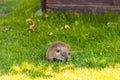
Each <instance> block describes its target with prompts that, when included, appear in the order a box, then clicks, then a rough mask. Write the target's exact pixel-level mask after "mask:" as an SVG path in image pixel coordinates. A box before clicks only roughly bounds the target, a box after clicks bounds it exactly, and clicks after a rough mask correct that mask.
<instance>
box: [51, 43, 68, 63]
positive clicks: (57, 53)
mask: <svg viewBox="0 0 120 80" xmlns="http://www.w3.org/2000/svg"><path fill="white" fill-rule="evenodd" d="M51 48H52V49H53V51H54V60H55V59H57V60H60V61H64V62H66V61H67V60H68V58H69V46H68V45H67V44H65V43H63V42H56V43H54V44H53V45H52V46H51Z"/></svg>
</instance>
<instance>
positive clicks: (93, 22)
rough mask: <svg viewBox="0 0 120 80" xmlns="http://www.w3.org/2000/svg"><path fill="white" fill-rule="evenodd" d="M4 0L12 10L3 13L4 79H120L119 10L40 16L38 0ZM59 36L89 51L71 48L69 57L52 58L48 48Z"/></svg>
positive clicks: (0, 77)
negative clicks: (32, 25)
mask: <svg viewBox="0 0 120 80" xmlns="http://www.w3.org/2000/svg"><path fill="white" fill-rule="evenodd" d="M3 1H5V2H3V3H2V4H0V8H1V11H0V12H3V13H4V14H7V15H3V16H0V80H41V79H44V80H48V79H52V80H57V79H60V80H73V79H74V80H119V78H120V74H119V72H120V27H119V26H120V15H119V14H117V13H114V12H107V13H104V14H97V15H95V14H94V15H92V14H77V13H74V12H71V11H70V12H64V13H62V12H58V11H54V12H49V13H43V14H42V15H40V16H37V15H35V13H36V11H37V10H38V9H39V8H40V6H39V0H29V1H28V0H20V1H18V0H15V1H12V0H3ZM17 3H18V4H17ZM6 5H8V6H10V7H6V9H3V6H6ZM11 7H12V8H11ZM9 8H11V9H9ZM46 15H48V17H45V16H46ZM28 18H31V19H32V20H33V21H35V23H36V25H37V28H36V29H35V30H29V25H30V24H27V23H26V19H28ZM66 24H67V25H69V26H70V28H69V29H65V28H64V27H65V25H66ZM50 33H53V34H52V35H49V34H50ZM54 41H63V42H66V43H68V44H69V45H70V46H71V50H84V52H83V53H75V54H71V60H70V61H68V62H66V63H64V62H51V61H48V60H47V59H46V58H45V52H46V50H47V48H48V47H49V46H50V44H51V43H52V42H54Z"/></svg>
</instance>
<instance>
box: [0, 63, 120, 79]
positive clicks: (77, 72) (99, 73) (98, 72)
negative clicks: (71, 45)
mask: <svg viewBox="0 0 120 80" xmlns="http://www.w3.org/2000/svg"><path fill="white" fill-rule="evenodd" d="M41 66H42V65H41ZM41 66H40V65H39V66H36V67H34V70H35V72H36V73H35V74H34V75H38V73H39V72H40V71H41V70H44V67H45V66H44V67H41ZM67 67H68V68H67ZM12 68H14V69H13V70H16V69H17V70H18V67H15V66H13V67H12ZM52 68H53V67H52V66H48V67H47V68H46V70H44V75H43V74H42V73H41V74H40V73H39V76H36V77H32V76H30V75H28V74H27V73H23V72H18V73H16V74H13V73H9V74H7V75H3V76H1V77H0V79H4V80H7V79H10V80H16V79H17V80H21V79H22V80H39V79H44V80H48V79H54V80H58V79H60V80H73V79H74V80H108V79H109V80H119V78H120V74H119V71H120V65H119V64H118V65H115V67H114V68H113V67H106V68H103V69H98V68H76V67H75V66H74V67H73V66H72V65H68V66H67V65H66V66H61V67H60V68H58V69H59V72H54V71H53V69H52ZM63 68H64V69H63ZM37 72H38V73H37ZM33 73H34V71H33V72H31V71H30V72H29V74H33Z"/></svg>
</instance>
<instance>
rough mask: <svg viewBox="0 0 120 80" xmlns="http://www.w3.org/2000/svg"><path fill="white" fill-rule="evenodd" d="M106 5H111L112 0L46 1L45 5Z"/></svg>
mask: <svg viewBox="0 0 120 80" xmlns="http://www.w3.org/2000/svg"><path fill="white" fill-rule="evenodd" d="M94 3H96V4H108V5H112V4H113V0H47V2H46V4H94Z"/></svg>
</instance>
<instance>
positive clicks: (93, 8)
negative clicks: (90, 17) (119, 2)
mask: <svg viewBox="0 0 120 80" xmlns="http://www.w3.org/2000/svg"><path fill="white" fill-rule="evenodd" d="M47 9H51V10H62V11H67V10H74V11H77V12H92V13H93V12H98V13H103V12H105V11H117V12H119V13H120V7H119V6H105V5H104V6H103V5H76V4H74V5H73V4H68V5H66V4H47Z"/></svg>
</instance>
